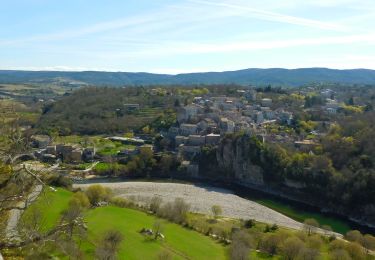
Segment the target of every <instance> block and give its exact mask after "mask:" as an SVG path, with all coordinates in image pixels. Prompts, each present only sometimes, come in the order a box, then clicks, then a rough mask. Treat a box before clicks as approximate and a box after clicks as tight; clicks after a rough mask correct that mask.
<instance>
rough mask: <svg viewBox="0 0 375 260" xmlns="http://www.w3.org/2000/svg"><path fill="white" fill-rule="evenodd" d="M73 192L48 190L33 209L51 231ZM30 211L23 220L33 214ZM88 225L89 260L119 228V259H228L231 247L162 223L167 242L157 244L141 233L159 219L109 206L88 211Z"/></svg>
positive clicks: (86, 249) (85, 251)
mask: <svg viewBox="0 0 375 260" xmlns="http://www.w3.org/2000/svg"><path fill="white" fill-rule="evenodd" d="M71 196H72V193H71V192H69V191H66V190H63V189H58V190H57V192H52V191H49V190H47V191H46V192H44V193H43V194H42V195H41V197H40V198H39V199H38V200H37V201H36V202H35V203H34V204H33V205H32V206H31V207H30V208H33V207H37V208H38V209H40V211H41V212H42V221H43V223H44V224H45V227H46V228H51V227H52V226H53V225H54V224H56V223H57V222H58V220H59V216H60V213H61V212H62V211H63V210H64V209H65V208H66V207H67V205H68V201H69V199H70V198H71ZM30 208H29V209H28V210H27V211H26V212H25V214H24V216H23V217H26V216H27V215H28V214H30V212H31V210H30ZM85 220H86V221H87V226H88V239H87V241H86V242H84V243H83V245H82V249H83V251H84V253H85V257H86V259H92V257H93V253H94V244H95V243H96V242H97V241H98V240H99V239H100V237H101V235H102V234H103V232H105V231H106V230H108V229H116V230H119V231H121V232H122V233H123V235H124V237H125V239H124V242H123V243H122V245H121V248H120V252H119V259H157V255H158V254H159V253H160V252H161V251H163V250H167V251H169V252H170V253H171V254H172V255H173V256H174V258H173V259H226V256H227V251H228V250H227V248H226V247H224V246H223V245H222V244H220V243H218V242H216V241H215V240H213V239H211V238H209V237H207V236H204V235H202V234H200V233H198V232H195V231H192V230H189V229H186V228H183V227H181V226H179V225H176V224H173V223H170V222H167V221H165V220H162V223H163V227H164V228H163V234H164V235H165V240H164V241H161V240H158V241H154V240H150V239H146V238H145V237H143V236H142V235H141V234H140V233H139V230H140V229H142V228H152V226H153V223H154V221H155V220H156V217H154V216H152V215H147V214H146V213H144V212H141V211H137V210H133V209H127V208H119V207H115V206H107V207H101V208H96V209H92V210H88V211H87V212H86V213H85Z"/></svg>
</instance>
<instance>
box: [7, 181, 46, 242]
mask: <svg viewBox="0 0 375 260" xmlns="http://www.w3.org/2000/svg"><path fill="white" fill-rule="evenodd" d="M42 190H43V185H41V184H40V185H36V186H35V187H34V189H33V190H32V191H31V192H30V194H29V195H28V197H27V199H26V201H20V202H18V203H17V207H19V208H25V206H27V205H29V204H30V203H32V202H33V201H35V200H36V199H37V198H38V196H39V194H40V193H41V192H42ZM22 212H23V210H21V209H12V210H11V211H10V212H9V218H8V224H7V226H6V229H5V236H6V238H8V239H17V237H18V231H17V225H18V221H19V220H20V218H21V215H22Z"/></svg>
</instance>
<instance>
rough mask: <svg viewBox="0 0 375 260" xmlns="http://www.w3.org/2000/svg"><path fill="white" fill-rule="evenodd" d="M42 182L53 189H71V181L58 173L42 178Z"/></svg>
mask: <svg viewBox="0 0 375 260" xmlns="http://www.w3.org/2000/svg"><path fill="white" fill-rule="evenodd" d="M44 181H45V182H46V183H47V184H48V185H51V186H55V187H62V188H66V189H71V188H72V184H73V182H72V180H71V179H70V178H68V177H67V176H63V175H61V174H58V173H50V174H47V175H46V177H45V178H44Z"/></svg>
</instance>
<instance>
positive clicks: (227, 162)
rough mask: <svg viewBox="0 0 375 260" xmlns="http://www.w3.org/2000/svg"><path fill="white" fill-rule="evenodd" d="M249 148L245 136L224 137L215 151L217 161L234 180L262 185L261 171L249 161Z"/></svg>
mask: <svg viewBox="0 0 375 260" xmlns="http://www.w3.org/2000/svg"><path fill="white" fill-rule="evenodd" d="M251 149H252V147H251V145H250V143H249V142H248V137H246V136H242V137H238V138H224V139H223V140H222V142H221V143H220V145H219V146H218V148H217V151H216V159H217V163H218V165H219V168H220V169H221V170H223V171H225V172H227V173H229V175H230V177H231V178H233V179H234V180H235V181H238V182H241V183H243V184H255V185H263V183H264V181H263V171H262V169H261V168H260V167H259V166H257V165H255V164H254V163H253V162H252V161H251V159H250V156H249V154H251V151H250V150H251Z"/></svg>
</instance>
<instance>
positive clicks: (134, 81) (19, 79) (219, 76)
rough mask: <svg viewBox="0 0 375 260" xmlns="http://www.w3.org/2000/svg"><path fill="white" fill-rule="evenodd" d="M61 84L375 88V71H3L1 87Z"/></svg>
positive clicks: (276, 69) (274, 69)
mask: <svg viewBox="0 0 375 260" xmlns="http://www.w3.org/2000/svg"><path fill="white" fill-rule="evenodd" d="M38 82H39V83H59V84H63V85H68V86H69V85H72V86H74V85H98V86H102V85H107V86H124V85H133V86H137V85H172V84H177V85H192V84H240V85H249V84H252V85H268V84H271V85H278V86H300V85H304V84H308V83H341V84H375V70H368V69H353V70H335V69H326V68H305V69H279V68H273V69H244V70H237V71H225V72H202V73H187V74H178V75H167V74H152V73H143V72H140V73H133V72H103V71H82V72H67V71H17V70H0V84H5V83H38Z"/></svg>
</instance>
